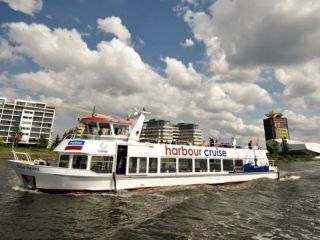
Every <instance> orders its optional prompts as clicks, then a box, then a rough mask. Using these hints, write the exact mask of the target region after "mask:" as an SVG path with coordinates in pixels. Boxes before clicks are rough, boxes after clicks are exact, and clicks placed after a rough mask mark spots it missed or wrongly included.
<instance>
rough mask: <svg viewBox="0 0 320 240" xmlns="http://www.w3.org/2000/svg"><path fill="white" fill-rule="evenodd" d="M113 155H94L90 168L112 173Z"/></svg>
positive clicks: (95, 170)
mask: <svg viewBox="0 0 320 240" xmlns="http://www.w3.org/2000/svg"><path fill="white" fill-rule="evenodd" d="M112 166H113V157H111V156H92V157H91V166H90V170H91V171H94V172H96V173H112Z"/></svg>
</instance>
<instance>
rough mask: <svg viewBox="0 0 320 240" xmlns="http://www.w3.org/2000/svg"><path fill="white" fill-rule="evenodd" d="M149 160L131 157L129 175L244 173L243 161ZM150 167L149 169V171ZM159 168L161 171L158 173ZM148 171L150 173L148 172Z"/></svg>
mask: <svg viewBox="0 0 320 240" xmlns="http://www.w3.org/2000/svg"><path fill="white" fill-rule="evenodd" d="M158 161H159V159H158V158H151V157H150V158H149V163H148V162H147V158H146V157H130V158H129V168H128V173H129V174H142V173H147V172H148V173H159V172H160V173H175V172H179V173H188V172H190V173H191V172H221V171H225V172H233V171H237V172H241V171H243V160H241V159H236V160H233V159H223V160H221V159H205V158H204V159H192V158H178V159H177V158H160V165H158ZM147 166H148V169H147ZM158 166H159V171H158ZM147 170H148V171H147Z"/></svg>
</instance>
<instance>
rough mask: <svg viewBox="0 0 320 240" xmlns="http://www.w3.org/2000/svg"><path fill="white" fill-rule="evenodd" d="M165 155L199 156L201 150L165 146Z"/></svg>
mask: <svg viewBox="0 0 320 240" xmlns="http://www.w3.org/2000/svg"><path fill="white" fill-rule="evenodd" d="M165 151H166V155H174V156H175V155H178V156H187V155H188V156H201V149H194V148H185V147H183V146H181V147H168V146H167V145H165Z"/></svg>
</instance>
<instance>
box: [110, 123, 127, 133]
mask: <svg viewBox="0 0 320 240" xmlns="http://www.w3.org/2000/svg"><path fill="white" fill-rule="evenodd" d="M113 128H114V133H115V134H116V135H128V134H129V126H126V125H125V126H123V125H117V124H114V125H113Z"/></svg>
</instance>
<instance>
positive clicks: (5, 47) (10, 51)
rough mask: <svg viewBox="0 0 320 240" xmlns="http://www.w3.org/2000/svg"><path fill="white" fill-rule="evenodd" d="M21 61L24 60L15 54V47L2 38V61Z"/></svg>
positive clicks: (0, 55)
mask: <svg viewBox="0 0 320 240" xmlns="http://www.w3.org/2000/svg"><path fill="white" fill-rule="evenodd" d="M19 59H20V60H21V59H22V58H21V57H19V56H18V55H17V54H16V53H15V49H14V47H12V46H11V45H10V44H9V42H8V41H7V40H6V39H4V38H1V37H0V61H9V62H16V61H17V60H19Z"/></svg>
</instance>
